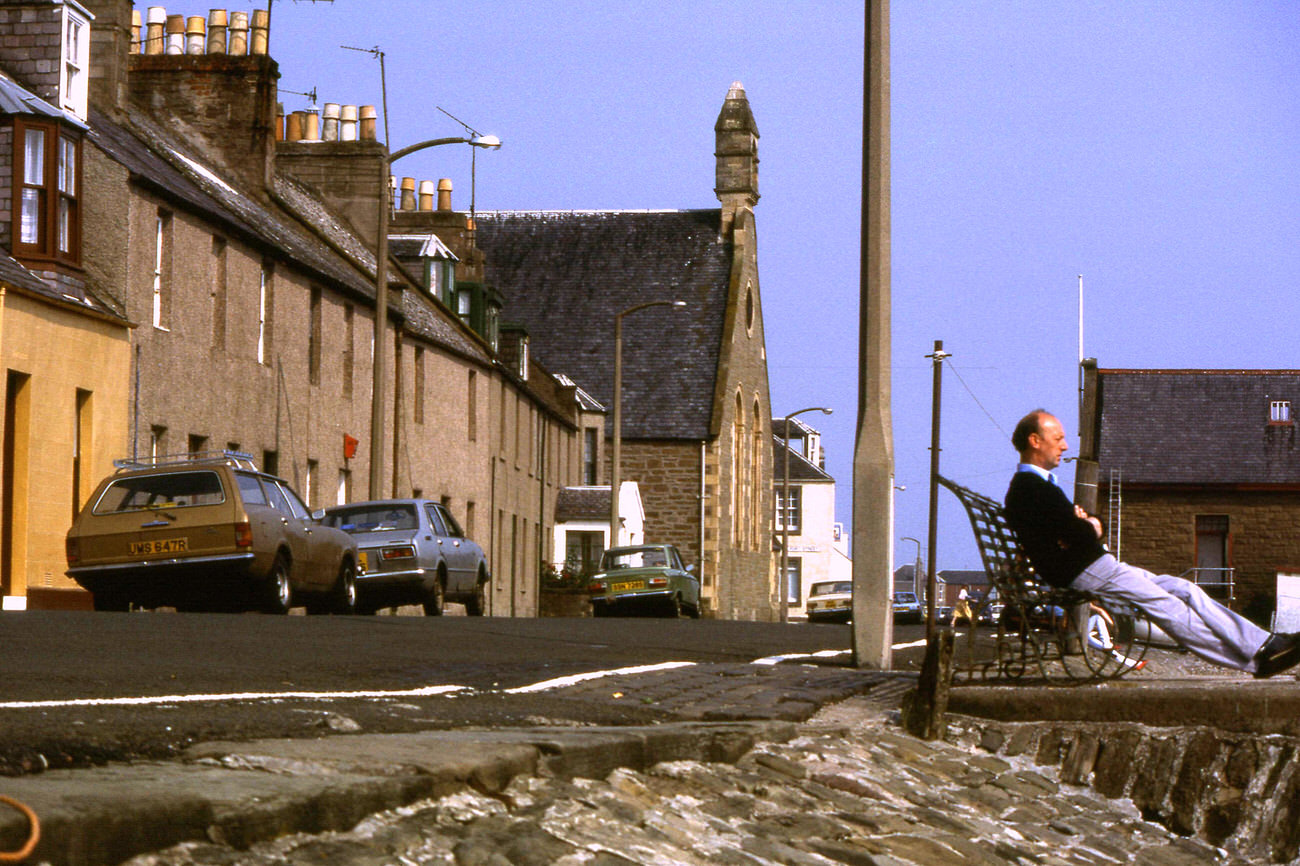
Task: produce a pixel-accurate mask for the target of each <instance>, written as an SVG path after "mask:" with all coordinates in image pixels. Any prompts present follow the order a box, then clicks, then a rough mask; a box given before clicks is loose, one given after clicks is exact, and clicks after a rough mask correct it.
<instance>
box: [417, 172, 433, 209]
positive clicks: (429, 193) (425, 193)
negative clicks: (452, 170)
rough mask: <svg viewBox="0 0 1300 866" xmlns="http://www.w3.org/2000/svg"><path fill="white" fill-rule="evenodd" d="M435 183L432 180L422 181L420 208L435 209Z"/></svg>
mask: <svg viewBox="0 0 1300 866" xmlns="http://www.w3.org/2000/svg"><path fill="white" fill-rule="evenodd" d="M433 196H434V183H433V181H431V180H422V181H420V210H423V211H429V210H433Z"/></svg>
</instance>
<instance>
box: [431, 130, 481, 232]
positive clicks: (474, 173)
mask: <svg viewBox="0 0 1300 866" xmlns="http://www.w3.org/2000/svg"><path fill="white" fill-rule="evenodd" d="M435 107H436V108H437V109H438V110H439V111H441V112H442V113H443V114H445V115H447V116H448V117H450V118H451V119H452V120H454V121H456V122H457V123H459V124H460V125H461V126H463V127H464V128H465V133H466V137H468V138H482V137H483V133H481V132H479V131H478V130H477V129H475V128H474V127H472V126H470V125H469V124H468V123H466V122H465V121H463V120H461V119H460V118H459V117H457V116H456V115H454V114H452V113H451V112H450V111H448V110H447V109H445V108H443V107H442V106H441V105H438V106H435ZM477 186H478V148H477V147H471V148H470V149H469V224H470V227H471V231H472V232H473V234H471V235H470V243H471V245H472V244H473V243H474V240H473V239H474V238H475V237H476V236H477V234H478V223H477V222H476V221H475V217H474V213H475V211H474V205H475V201H476V198H477V195H476V193H477V190H476V187H477Z"/></svg>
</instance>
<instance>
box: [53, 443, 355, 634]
mask: <svg viewBox="0 0 1300 866" xmlns="http://www.w3.org/2000/svg"><path fill="white" fill-rule="evenodd" d="M115 465H116V466H117V467H118V469H117V471H116V472H115V473H114V474H112V475H110V476H109V477H108V478H105V479H104V480H103V481H101V482H100V484H99V486H98V487H97V488H96V489H95V492H94V493H93V494H92V495H91V497H90V500H89V502H88V503H87V504H86V507H85V508H83V509H82V510H81V513H80V514H78V515H77V517H76V519H75V520H74V521H73V523H72V527H71V528H70V529H69V530H68V535H67V559H68V575H69V576H70V577H72V578H73V579H74V580H76V581H77V583H79V584H80V585H81V586H83V587H84V588H86V589H88V590H90V592H91V593H92V594H93V595H94V601H95V609H96V610H110V611H121V610H129V609H130V607H131V605H133V604H134V605H139V606H141V607H160V606H164V605H165V606H174V607H176V608H178V609H181V610H247V609H254V610H262V611H265V612H267V613H279V614H283V613H287V612H288V611H289V608H290V606H291V605H293V604H295V603H304V604H306V606H307V610H308V612H309V613H350V612H352V610H353V609H354V607H355V605H356V598H357V596H356V563H357V545H356V542H354V541H353V540H352V537H351V536H350V535H348V534H347V533H345V532H340V531H339V530H337V529H332V528H330V527H328V526H322V525H320V524H319V523H317V522H316V521H315V520H314V519H313V518H312V516H311V514H310V513H309V512H308V510H307V506H306V505H304V504H303V502H302V499H301V498H299V496H298V494H296V493H295V492H294V491H293V489H292V488H290V487H289V485H288V484H287V483H286V482H285V481H284V480H283V479H281V478H276V477H275V476H273V475H267V474H266V473H264V472H259V471H258V470H257V467H256V465H255V464H254V462H253V458H252V457H250V456H249V455H247V454H240V453H236V452H232V451H216V452H201V453H195V454H176V455H162V456H158V457H152V458H146V459H142V460H119V461H115Z"/></svg>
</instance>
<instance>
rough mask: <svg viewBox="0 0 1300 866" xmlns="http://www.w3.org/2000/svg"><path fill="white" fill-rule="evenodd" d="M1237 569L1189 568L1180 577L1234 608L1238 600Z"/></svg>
mask: <svg viewBox="0 0 1300 866" xmlns="http://www.w3.org/2000/svg"><path fill="white" fill-rule="evenodd" d="M1235 572H1236V569H1234V568H1201V567H1195V568H1189V569H1187V570H1186V571H1184V572H1183V573H1182V574H1180V575H1179V577H1184V578H1186V579H1188V580H1190V581H1191V582H1192V583H1194V584H1196V585H1197V586H1199V587H1200V588H1201V589H1203V590H1205V591H1206V592H1207V593H1209V594H1210V595H1211V596H1212V597H1214V598H1217V599H1218V600H1219V601H1221V602H1223V603H1224V604H1226V605H1228V606H1229V607H1231V606H1232V603H1233V602H1234V601H1236V598H1237V586H1236V574H1235Z"/></svg>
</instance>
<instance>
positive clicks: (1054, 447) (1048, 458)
mask: <svg viewBox="0 0 1300 866" xmlns="http://www.w3.org/2000/svg"><path fill="white" fill-rule="evenodd" d="M1069 448H1070V443H1069V442H1066V441H1065V430H1064V429H1063V428H1062V427H1061V422H1060V421H1058V420H1057V419H1056V417H1055V416H1053V415H1042V416H1040V417H1039V419H1038V432H1037V433H1030V434H1029V451H1028V453H1027V454H1026V455H1025V456H1026V457H1028V458H1029V459H1028V461H1026V462H1029V463H1032V464H1034V465H1035V466H1040V467H1042V468H1043V469H1046V470H1048V471H1049V472H1050V471H1051V470H1053V469H1055V468H1056V467H1057V466H1060V465H1061V455H1062V454H1064V453H1065V452H1066V451H1068V450H1069Z"/></svg>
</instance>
